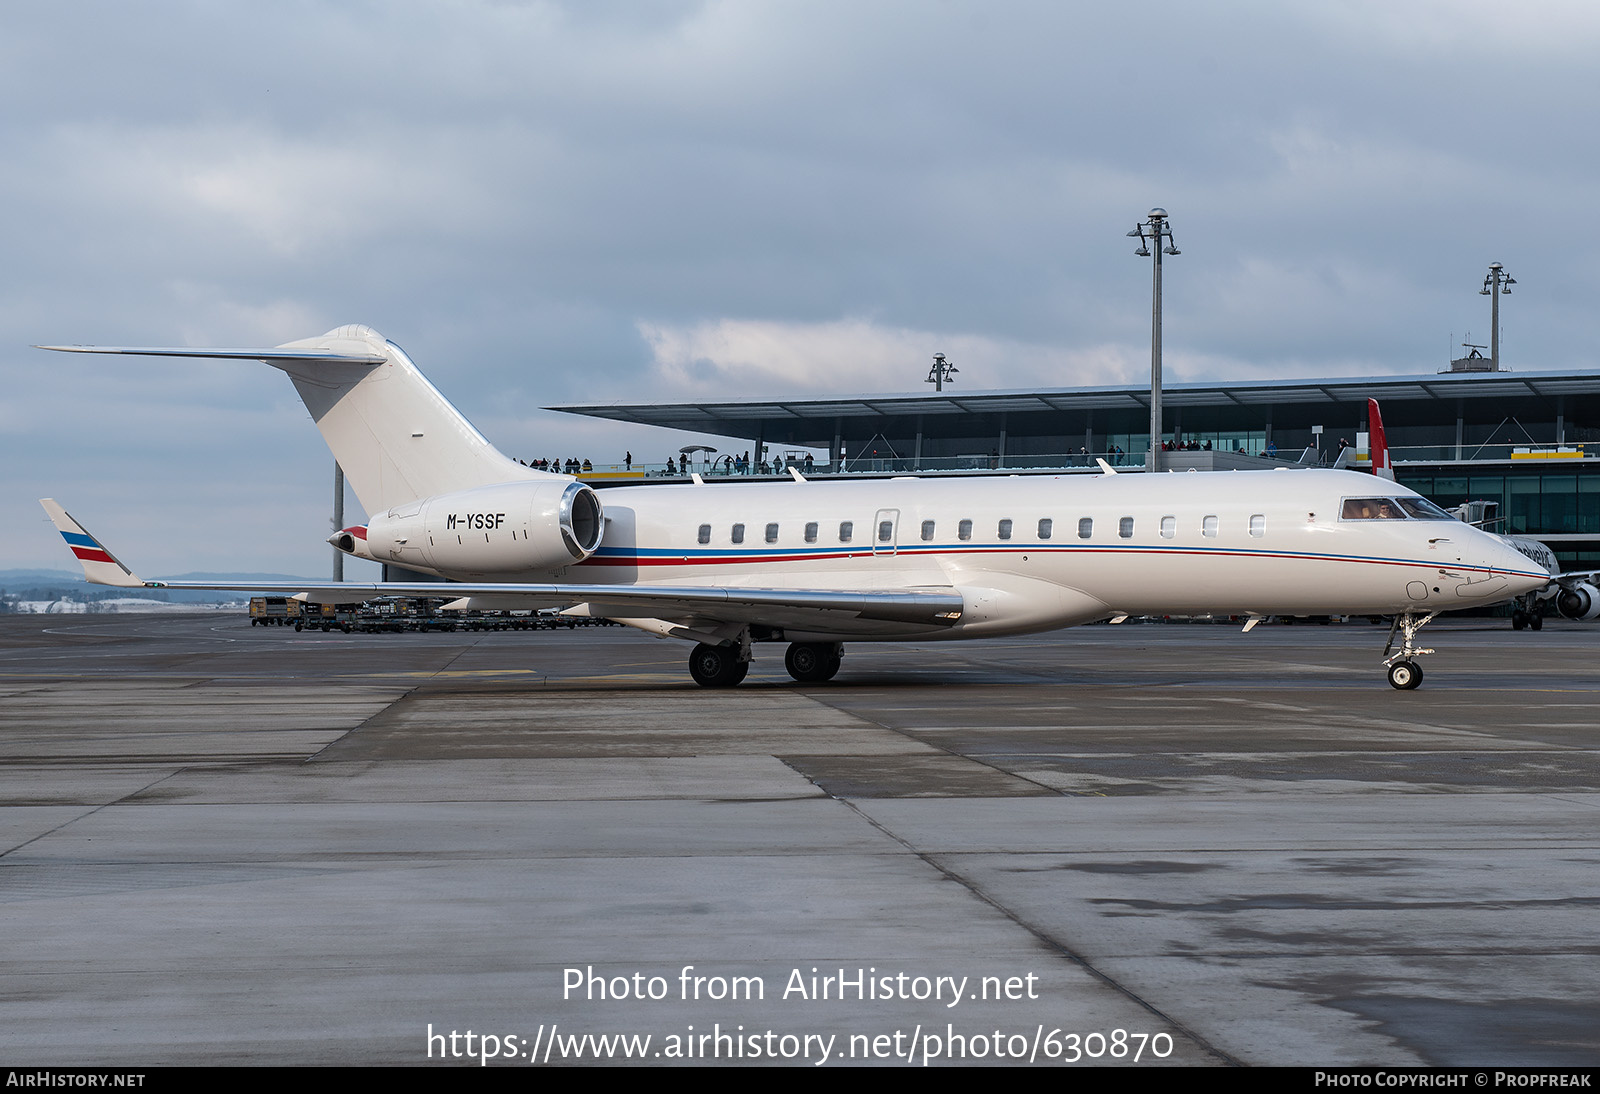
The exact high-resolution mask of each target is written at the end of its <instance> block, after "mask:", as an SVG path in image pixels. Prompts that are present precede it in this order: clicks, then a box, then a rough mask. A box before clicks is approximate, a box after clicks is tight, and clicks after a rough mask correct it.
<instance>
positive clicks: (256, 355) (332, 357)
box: [33, 346, 388, 365]
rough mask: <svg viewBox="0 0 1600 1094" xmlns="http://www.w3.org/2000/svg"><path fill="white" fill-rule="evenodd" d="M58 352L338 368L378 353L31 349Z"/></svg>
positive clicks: (380, 358)
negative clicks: (316, 363) (301, 363)
mask: <svg viewBox="0 0 1600 1094" xmlns="http://www.w3.org/2000/svg"><path fill="white" fill-rule="evenodd" d="M33 348H34V349H51V350H55V351H57V352H59V353H119V354H124V355H127V356H130V357H219V358H223V359H225V360H232V361H267V362H269V363H270V362H273V361H320V362H323V363H326V364H339V365H381V364H383V363H384V362H385V361H386V360H388V358H387V357H385V356H384V355H383V354H381V353H339V352H337V351H335V350H330V349H284V348H282V347H276V346H275V347H273V348H271V349H187V348H185V347H182V346H34V347H33Z"/></svg>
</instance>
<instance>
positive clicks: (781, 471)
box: [553, 449, 1301, 481]
mask: <svg viewBox="0 0 1600 1094" xmlns="http://www.w3.org/2000/svg"><path fill="white" fill-rule="evenodd" d="M1207 452H1214V453H1215V454H1216V455H1218V456H1221V457H1224V458H1226V457H1229V456H1234V455H1249V456H1251V457H1252V458H1253V459H1259V460H1273V461H1274V462H1277V463H1280V464H1282V465H1283V466H1288V467H1292V466H1294V465H1295V464H1296V463H1297V462H1298V461H1299V459H1300V456H1301V453H1300V451H1299V450H1295V451H1292V452H1284V453H1281V454H1278V455H1276V456H1265V455H1259V454H1249V453H1233V452H1229V451H1226V450H1223V449H1215V450H1212V449H1180V450H1176V451H1173V452H1170V453H1165V455H1168V456H1172V457H1186V456H1187V457H1192V456H1196V455H1200V454H1202V453H1207ZM1146 455H1147V453H1146V452H1144V451H1139V452H1116V451H1113V452H1084V451H1081V450H1080V451H1078V452H1043V453H1038V452H1035V453H1007V454H1006V455H1003V456H1002V455H1000V454H999V453H998V452H988V453H969V454H964V455H959V456H923V457H921V458H920V459H919V458H916V457H913V456H901V455H897V454H893V453H888V454H881V455H880V454H866V455H860V456H848V457H846V458H845V459H843V460H840V461H829V460H817V459H815V458H813V459H812V460H811V461H810V462H809V463H807V462H806V461H805V460H791V459H789V458H787V457H784V458H778V459H770V458H769V459H768V460H766V461H763V462H761V463H753V464H748V465H747V464H745V463H743V462H741V461H739V460H738V459H737V458H736V459H735V461H734V463H733V464H731V465H730V464H729V463H728V461H727V459H726V458H719V459H717V460H715V461H712V462H707V461H705V460H703V459H702V460H690V461H686V462H684V463H682V464H680V463H678V462H676V461H674V462H672V463H670V464H664V463H640V462H637V461H636V462H634V463H633V464H632V465H624V464H595V465H593V469H592V470H588V471H579V472H578V477H579V478H583V479H594V480H628V479H633V480H637V479H663V478H667V479H676V480H679V481H683V480H687V479H688V478H689V476H690V474H696V475H699V476H700V477H701V478H703V479H707V480H729V479H741V478H751V477H755V478H760V477H763V476H765V477H768V478H774V477H784V478H786V477H788V475H789V469H790V468H791V467H792V468H795V469H796V470H798V471H799V472H800V473H801V474H802V475H805V476H807V477H808V478H809V477H812V476H819V475H852V474H863V475H896V474H904V475H914V474H940V473H944V474H959V473H980V474H981V473H984V472H989V473H996V472H998V473H1005V472H1018V471H1021V472H1062V471H1068V472H1070V471H1079V472H1098V470H1099V468H1100V462H1099V461H1101V460H1104V461H1105V462H1106V463H1107V464H1109V465H1110V466H1111V467H1112V469H1113V470H1127V471H1139V470H1143V468H1144V464H1145V457H1146ZM553 470H557V471H559V470H561V469H560V468H554V469H553Z"/></svg>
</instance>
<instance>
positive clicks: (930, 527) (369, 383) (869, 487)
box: [41, 326, 1549, 689]
mask: <svg viewBox="0 0 1600 1094" xmlns="http://www.w3.org/2000/svg"><path fill="white" fill-rule="evenodd" d="M41 348H45V349H56V350H65V351H69V352H77V353H119V354H139V355H150V356H177V357H218V358H234V359H250V360H260V361H265V362H266V363H267V364H269V365H272V366H273V367H275V368H278V369H281V370H282V371H284V372H286V373H288V374H289V377H290V379H291V380H293V382H294V385H295V388H296V390H298V391H299V393H300V397H301V398H302V399H303V400H304V401H305V404H306V408H307V409H308V410H309V411H310V412H311V416H312V418H313V419H315V421H316V423H317V427H318V428H319V429H320V430H321V431H322V435H323V437H324V439H325V440H326V441H327V443H328V447H329V448H331V449H332V450H333V454H334V457H335V458H336V459H337V460H338V461H339V464H340V466H342V467H343V468H344V471H345V475H346V477H347V478H348V479H349V481H350V484H351V486H352V488H353V489H354V490H355V492H356V496H357V497H358V498H359V499H360V501H361V503H362V505H363V506H364V507H365V508H366V510H367V512H368V513H371V514H373V515H372V517H371V518H370V520H369V522H368V524H367V525H366V526H365V527H364V528H347V529H344V530H342V531H340V532H337V533H335V534H334V535H333V536H332V537H330V542H332V543H333V544H334V545H335V546H337V547H338V548H339V549H341V550H343V551H345V552H347V553H349V554H351V555H355V556H357V557H360V558H367V559H374V560H377V561H380V562H386V563H394V564H397V565H399V566H403V567H405V568H406V569H409V570H413V571H418V572H423V573H430V574H436V575H438V576H440V577H443V578H447V579H449V580H450V581H452V582H455V583H456V584H452V585H449V586H448V589H449V592H450V593H451V594H453V595H454V596H455V597H457V599H456V600H454V601H453V602H452V603H451V604H450V605H448V607H452V608H457V609H528V608H544V607H555V608H560V609H563V610H564V611H565V612H566V613H568V614H571V615H587V616H595V617H603V618H608V619H613V620H617V621H618V622H622V623H626V624H628V625H629V626H633V627H636V628H638V629H640V630H643V631H647V632H649V633H651V634H656V635H662V636H667V637H671V638H681V639H686V640H688V641H691V642H694V643H695V647H694V652H693V653H692V654H690V657H689V671H690V674H691V675H692V676H693V677H694V679H695V681H696V682H697V683H699V684H701V685H704V686H707V687H717V686H731V685H734V684H737V683H738V682H739V681H740V680H742V679H744V676H745V674H746V672H747V670H748V668H749V664H750V657H751V648H752V645H753V644H755V643H763V642H786V643H788V650H787V654H786V656H785V658H784V664H785V667H786V668H787V669H788V671H789V674H790V675H791V676H793V677H794V678H795V679H796V680H799V681H802V682H821V681H825V680H828V679H830V678H832V677H833V675H834V674H835V673H836V672H838V670H839V664H840V656H841V653H842V646H843V643H845V642H847V641H907V640H935V639H938V640H948V639H958V638H988V637H994V636H998V635H1013V634H1026V633H1029V632H1034V631H1046V630H1052V629H1055V628H1058V627H1069V626H1073V625H1075V624H1078V623H1088V622H1092V621H1094V620H1100V619H1111V620H1112V621H1113V622H1120V621H1121V620H1123V619H1125V618H1127V617H1129V616H1135V615H1150V614H1174V615H1202V614H1208V613H1213V614H1229V615H1239V616H1243V617H1247V622H1246V624H1245V630H1249V629H1250V628H1251V627H1253V626H1254V625H1255V623H1256V622H1257V621H1259V620H1260V619H1261V618H1264V617H1266V616H1269V615H1329V614H1347V613H1348V614H1359V615H1393V616H1394V626H1393V628H1392V629H1391V630H1390V634H1389V645H1388V646H1387V647H1386V648H1385V649H1384V655H1385V656H1384V660H1383V664H1384V666H1385V667H1386V668H1387V669H1388V676H1389V682H1390V683H1391V684H1392V685H1393V686H1395V687H1396V688H1402V689H1409V688H1414V687H1416V686H1417V685H1418V684H1419V683H1420V682H1421V680H1422V670H1421V669H1420V667H1419V666H1418V665H1417V663H1416V657H1417V656H1418V655H1420V654H1425V653H1431V652H1433V651H1432V650H1427V649H1421V648H1418V647H1417V646H1416V644H1415V638H1416V634H1417V631H1418V630H1420V629H1421V628H1422V627H1423V626H1424V625H1425V624H1427V623H1428V621H1429V620H1431V619H1433V618H1434V616H1435V615H1437V614H1438V613H1439V612H1441V611H1449V610H1451V609H1456V608H1469V607H1475V606H1478V605H1483V604H1491V603H1494V602H1496V601H1500V600H1504V599H1506V598H1507V597H1508V596H1514V595H1518V594H1520V593H1525V592H1528V591H1531V590H1533V589H1536V588H1540V587H1542V586H1543V585H1544V584H1545V583H1546V582H1547V581H1548V579H1549V574H1548V573H1546V572H1545V571H1544V570H1543V569H1542V568H1536V567H1533V566H1531V565H1530V564H1529V560H1528V559H1526V558H1524V557H1523V556H1522V555H1521V554H1519V553H1517V552H1516V551H1515V550H1513V549H1511V548H1510V547H1509V546H1507V545H1506V544H1505V543H1504V542H1503V541H1501V540H1500V539H1498V538H1497V537H1495V536H1492V535H1489V534H1487V533H1484V532H1482V531H1480V530H1478V529H1475V528H1471V527H1469V526H1467V525H1464V524H1462V523H1461V522H1460V521H1457V520H1455V519H1453V518H1452V517H1451V516H1450V515H1449V514H1448V513H1445V512H1443V511H1442V510H1440V509H1438V508H1436V507H1435V506H1433V505H1432V504H1431V503H1430V502H1428V501H1427V500H1426V499H1424V498H1422V497H1421V496H1419V495H1417V494H1416V493H1414V492H1413V491H1410V490H1407V489H1406V488H1404V487H1402V486H1398V485H1396V484H1394V483H1392V482H1389V481H1385V480H1382V479H1379V478H1375V477H1373V476H1371V475H1366V474H1360V473H1356V472H1349V471H1325V470H1287V469H1285V470H1281V471H1246V472H1218V473H1194V474H1187V473H1186V474H1165V475H1146V474H1117V473H1115V472H1114V471H1113V470H1112V468H1111V467H1109V466H1107V465H1106V464H1104V463H1103V462H1102V464H1101V469H1102V474H1100V475H1063V476H1058V477H1041V476H1022V477H975V478H967V479H949V478H939V479H919V478H894V479H865V480H858V481H853V482H851V481H827V482H822V481H807V480H806V479H805V478H804V477H803V476H802V475H800V474H799V473H798V472H792V476H793V478H792V481H788V482H764V483H728V484H720V483H719V484H714V485H713V484H705V483H700V482H696V483H694V484H693V485H670V486H639V487H620V488H614V489H608V490H606V492H605V501H604V503H603V504H602V502H601V498H600V496H599V495H598V494H596V493H595V491H594V490H592V489H591V488H590V487H588V486H586V485H584V484H582V483H580V482H578V481H576V480H575V479H573V478H572V477H571V476H568V475H558V474H548V473H544V472H540V471H536V470H533V469H531V468H528V467H525V466H523V465H522V464H520V463H518V462H516V461H515V460H512V459H509V458H508V457H506V456H503V455H501V454H500V453H499V452H498V451H496V450H495V448H494V446H493V445H491V444H490V443H489V442H488V441H487V440H485V439H484V437H483V435H482V434H480V433H479V432H478V431H477V430H476V429H474V428H473V427H472V425H471V424H470V423H469V422H468V421H467V420H466V419H465V418H464V417H462V416H461V414H460V413H459V412H458V411H457V410H456V409H455V407H453V406H451V405H450V404H449V403H448V402H447V401H445V399H444V397H443V396H441V395H440V394H439V392H438V391H437V390H436V389H435V388H434V387H433V385H432V384H430V383H429V382H428V381H427V380H426V379H425V378H424V377H423V375H422V374H421V373H420V372H419V371H418V370H417V368H416V366H415V365H413V364H412V363H411V360H410V358H408V357H407V356H406V354H405V353H404V351H402V350H401V349H400V347H399V346H397V345H395V344H394V343H393V342H390V341H387V340H386V339H384V338H383V336H382V335H380V334H378V333H377V332H376V331H373V330H371V329H370V328H368V327H362V326H349V327H340V328H338V329H337V330H333V331H330V332H329V333H327V334H325V335H323V336H322V337H320V338H311V339H306V340H304V341H299V342H290V343H288V344H287V345H284V346H278V347H275V348H272V349H223V350H216V349H165V348H134V347H92V346H46V347H41ZM43 504H44V507H45V509H46V510H47V511H48V512H49V514H50V517H51V519H52V520H53V521H54V522H55V524H56V527H57V528H58V529H59V530H60V531H61V534H62V535H63V536H64V537H65V539H66V541H67V544H68V546H70V547H71V548H72V550H73V552H74V553H75V554H76V555H77V556H78V558H79V560H80V561H81V562H82V564H83V568H84V573H85V575H86V576H87V577H88V579H89V580H90V581H92V582H96V583H99V584H104V585H120V586H135V587H144V588H196V589H232V590H237V591H249V592H262V593H268V592H271V593H278V594H280V595H281V594H286V593H287V594H296V595H299V596H301V597H303V598H305V599H307V600H311V601H319V602H328V603H333V602H338V603H348V602H351V601H356V600H361V599H365V598H367V597H371V596H380V595H402V596H435V597H436V596H438V595H439V594H440V591H441V589H440V586H439V584H437V583H429V584H419V583H406V582H379V583H371V584H362V583H355V582H348V583H343V584H332V583H330V584H327V585H315V584H303V585H299V586H293V587H291V586H286V585H283V584H263V583H253V584H252V583H237V584H226V585H224V584H214V583H208V582H175V581H174V582H162V581H144V580H142V579H140V578H139V577H137V576H135V575H134V574H133V572H132V571H131V570H129V569H128V568H127V567H126V566H124V565H122V563H121V562H119V561H118V560H117V559H116V557H115V556H114V555H112V553H111V552H110V551H109V550H107V549H106V547H105V546H104V545H103V544H102V543H101V542H100V541H98V540H97V539H95V538H94V537H93V536H91V535H90V534H89V533H88V532H87V531H85V530H84V528H83V526H82V525H80V524H78V523H77V522H76V521H75V520H73V519H72V518H71V517H70V516H68V515H67V513H66V511H65V510H64V509H62V508H61V506H59V505H57V504H56V503H55V502H54V501H51V500H45V501H44V502H43ZM1397 634H1399V635H1401V636H1402V641H1401V645H1400V649H1399V650H1398V651H1395V652H1392V653H1391V651H1392V650H1393V648H1394V645H1395V638H1396V635H1397Z"/></svg>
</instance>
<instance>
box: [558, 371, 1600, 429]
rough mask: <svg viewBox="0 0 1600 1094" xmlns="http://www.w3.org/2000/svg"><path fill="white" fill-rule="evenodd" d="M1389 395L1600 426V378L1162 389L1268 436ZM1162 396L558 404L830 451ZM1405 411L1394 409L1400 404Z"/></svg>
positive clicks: (1454, 411) (1067, 422) (1200, 411)
mask: <svg viewBox="0 0 1600 1094" xmlns="http://www.w3.org/2000/svg"><path fill="white" fill-rule="evenodd" d="M1369 398H1373V399H1377V400H1378V401H1379V402H1380V403H1381V404H1382V405H1383V407H1384V420H1385V422H1386V423H1387V424H1388V425H1390V427H1391V428H1392V427H1394V426H1397V425H1403V424H1407V423H1410V424H1416V425H1442V424H1444V423H1446V422H1449V423H1451V424H1453V423H1454V422H1455V421H1456V419H1457V417H1458V413H1459V416H1461V417H1464V418H1466V419H1468V420H1469V421H1474V422H1477V421H1484V420H1487V419H1488V418H1491V417H1492V418H1494V420H1495V421H1499V420H1501V419H1504V418H1506V417H1508V416H1518V417H1522V418H1531V419H1533V420H1545V419H1553V418H1554V416H1555V415H1556V414H1557V413H1558V410H1557V400H1558V399H1560V400H1561V409H1560V411H1559V413H1562V414H1564V415H1565V417H1566V418H1567V419H1568V420H1570V421H1574V422H1576V421H1579V420H1582V421H1585V422H1587V423H1590V424H1597V425H1600V371H1591V370H1582V371H1571V372H1523V373H1508V372H1498V373H1460V374H1456V373H1444V374H1432V375H1425V376H1383V377H1380V376H1370V377H1368V376H1363V377H1347V378H1342V379H1310V380H1259V381H1249V382H1244V383H1223V384H1218V383H1204V384H1193V383H1187V384H1185V383H1180V384H1167V385H1165V386H1164V387H1163V388H1162V402H1163V403H1164V404H1165V406H1166V408H1167V422H1168V428H1169V429H1170V428H1172V427H1173V425H1174V420H1175V416H1176V415H1181V416H1182V421H1183V425H1184V427H1185V428H1187V429H1198V428H1207V429H1240V430H1259V429H1261V428H1262V425H1263V423H1264V421H1266V419H1267V417H1268V415H1270V418H1271V422H1272V426H1273V428H1274V430H1276V431H1294V430H1300V429H1309V428H1310V426H1312V425H1326V426H1327V428H1328V429H1330V430H1333V429H1353V428H1354V426H1355V423H1356V422H1357V421H1359V420H1360V419H1362V418H1363V417H1364V413H1365V408H1366V400H1367V399H1369ZM1149 404H1150V390H1149V387H1148V386H1144V387H1140V386H1137V385H1128V386H1117V387H1079V388H1047V389H1041V390H1037V391H968V392H948V391H947V392H943V393H940V394H928V395H905V394H884V395H852V396H839V397H832V398H821V399H761V400H726V401H704V402H688V403H637V404H627V403H612V404H568V405H564V406H554V407H548V408H547V409H550V410H560V411H564V412H566V413H570V414H584V415H588V416H590V417H594V418H610V419H612V420H615V421H621V422H632V423H637V424H645V425H659V426H665V427H668V428H672V429H684V430H690V431H693V432H697V433H709V434H713V435H717V436H725V437H739V438H746V439H749V438H756V437H761V438H764V439H766V440H768V441H772V442H775V443H779V444H784V443H787V444H795V445H807V446H813V447H818V448H826V447H828V446H829V445H830V444H831V443H832V442H833V441H834V439H835V438H836V437H842V438H844V439H846V440H849V439H860V438H863V437H870V436H872V435H873V434H884V435H886V436H909V435H910V434H911V433H913V432H915V433H920V434H922V435H924V436H925V437H926V438H928V439H929V440H933V439H936V438H940V437H945V438H949V439H952V440H957V439H961V438H967V437H978V436H983V435H986V434H987V433H988V432H991V431H992V430H993V429H994V428H997V427H998V428H1004V429H1008V431H1009V432H1010V433H1011V435H1012V436H1013V437H1016V438H1018V439H1020V438H1021V437H1022V436H1024V435H1026V434H1028V433H1037V434H1040V435H1046V434H1049V435H1057V436H1059V435H1064V434H1074V433H1082V432H1084V430H1085V429H1092V430H1093V432H1095V433H1096V434H1105V433H1141V434H1142V433H1144V432H1146V431H1147V430H1148V428H1149V426H1148V415H1149ZM1391 408H1393V409H1391Z"/></svg>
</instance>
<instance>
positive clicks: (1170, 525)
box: [1161, 517, 1178, 539]
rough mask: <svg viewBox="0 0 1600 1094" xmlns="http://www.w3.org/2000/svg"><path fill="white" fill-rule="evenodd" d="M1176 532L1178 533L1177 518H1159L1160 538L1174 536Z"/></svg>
mask: <svg viewBox="0 0 1600 1094" xmlns="http://www.w3.org/2000/svg"><path fill="white" fill-rule="evenodd" d="M1177 534H1178V518H1177V517H1162V518H1161V538H1162V539H1171V538H1172V537H1174V536H1176V535H1177Z"/></svg>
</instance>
